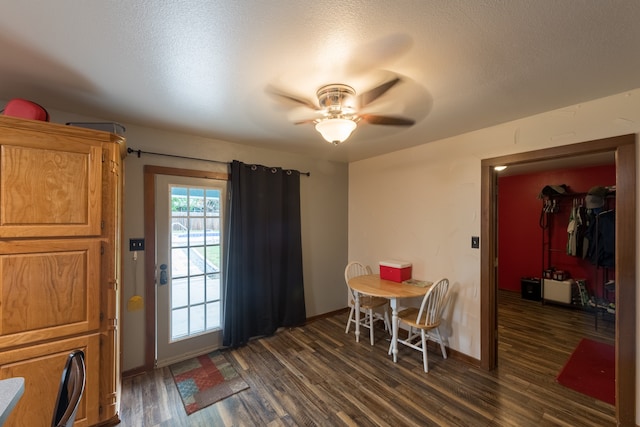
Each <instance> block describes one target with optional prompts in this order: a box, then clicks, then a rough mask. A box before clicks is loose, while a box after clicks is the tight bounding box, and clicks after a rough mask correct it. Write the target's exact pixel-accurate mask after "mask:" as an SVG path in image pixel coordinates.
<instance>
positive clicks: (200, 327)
mask: <svg viewBox="0 0 640 427" xmlns="http://www.w3.org/2000/svg"><path fill="white" fill-rule="evenodd" d="M190 315H191V318H190V319H189V324H190V326H191V328H190V329H191V330H190V331H189V333H190V334H197V333H198V332H204V305H196V306H195V307H193V306H192V307H191V313H190Z"/></svg>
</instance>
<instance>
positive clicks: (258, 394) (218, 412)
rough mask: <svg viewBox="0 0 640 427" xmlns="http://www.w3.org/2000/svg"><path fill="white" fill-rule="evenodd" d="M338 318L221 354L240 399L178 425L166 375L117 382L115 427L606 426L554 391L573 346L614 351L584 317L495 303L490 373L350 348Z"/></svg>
mask: <svg viewBox="0 0 640 427" xmlns="http://www.w3.org/2000/svg"><path fill="white" fill-rule="evenodd" d="M346 319H347V313H344V314H339V315H336V316H333V317H329V318H323V319H319V320H315V321H312V322H309V323H308V324H307V325H306V326H304V327H300V328H294V329H290V330H283V331H280V332H278V333H276V334H275V335H274V336H272V337H268V338H263V339H257V340H254V341H252V342H251V343H249V344H248V345H247V346H245V347H243V348H240V349H237V350H233V351H226V352H225V354H226V355H227V358H228V359H229V360H230V361H231V363H232V364H233V365H234V366H235V367H236V369H237V370H238V372H239V373H240V375H242V377H243V378H244V379H245V381H246V382H247V383H248V384H249V386H250V388H249V389H248V390H245V391H242V392H240V393H238V394H236V395H233V396H231V397H229V398H227V399H225V400H223V401H221V402H218V403H216V404H214V405H212V406H209V407H207V408H205V409H203V410H200V411H198V412H195V413H194V414H192V415H190V416H186V414H185V412H184V407H183V406H182V402H181V400H180V396H179V395H178V392H177V390H176V388H175V385H174V382H173V380H172V377H171V373H170V371H169V369H168V368H162V369H156V370H155V371H154V372H150V373H146V374H142V375H137V376H135V377H130V378H125V379H124V380H123V388H122V405H121V419H122V424H121V425H124V426H145V427H147V426H148V427H150V426H167V427H169V426H171V427H179V426H393V427H395V426H432V425H433V426H518V427H524V426H598V427H602V426H613V425H615V424H616V422H615V407H614V406H612V405H609V404H607V403H604V402H601V401H599V400H596V399H593V398H590V397H588V396H586V395H583V394H580V393H578V392H575V391H573V390H570V389H568V388H565V387H564V386H562V385H560V384H558V383H556V382H555V377H556V375H557V374H558V373H559V371H560V370H561V369H562V367H563V366H564V363H565V362H566V361H567V359H568V358H569V356H570V355H571V353H572V351H573V350H574V348H575V347H576V345H577V344H578V342H579V341H580V339H581V338H583V337H587V338H591V339H595V340H599V341H603V342H608V343H613V341H614V333H615V330H614V329H615V326H614V325H613V324H612V323H611V322H608V321H605V320H603V319H600V321H599V322H598V330H596V329H595V322H594V317H593V314H590V313H587V312H583V311H580V310H574V309H570V308H565V307H557V306H553V305H549V304H545V305H543V304H541V303H539V302H534V301H527V300H522V299H521V298H520V295H519V294H517V293H510V292H500V293H499V307H498V319H499V322H498V324H499V337H500V339H499V351H498V360H499V367H498V368H497V369H495V370H493V371H490V372H489V371H484V370H482V369H480V368H478V367H475V366H471V365H469V364H468V363H466V362H464V361H462V360H461V358H455V357H449V358H448V359H447V360H444V359H443V358H442V356H441V354H440V352H439V351H436V350H435V347H434V351H430V353H429V373H424V371H423V370H422V360H421V354H420V353H419V352H417V351H415V350H412V349H409V348H407V347H403V348H400V352H399V354H398V363H397V364H394V363H393V361H392V360H391V358H390V356H387V348H388V345H389V343H388V340H387V337H388V336H386V335H385V332H384V330H383V329H382V328H380V329H379V330H376V344H375V345H374V346H371V345H369V341H368V339H362V340H361V342H360V343H356V342H355V339H354V335H353V330H352V331H351V332H350V333H349V335H347V334H345V333H344V327H345V322H346Z"/></svg>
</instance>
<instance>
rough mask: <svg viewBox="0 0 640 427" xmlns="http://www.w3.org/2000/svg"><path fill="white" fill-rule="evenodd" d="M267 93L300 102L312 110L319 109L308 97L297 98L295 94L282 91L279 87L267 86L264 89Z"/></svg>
mask: <svg viewBox="0 0 640 427" xmlns="http://www.w3.org/2000/svg"><path fill="white" fill-rule="evenodd" d="M266 91H267V93H269V94H270V95H272V96H275V97H278V98H284V99H286V100H288V101H291V102H294V103H296V104H301V105H304V106H305V107H308V108H311V109H312V110H319V107H318V106H317V105H316V104H314V103H313V102H311V101H310V100H308V99H304V98H299V97H297V96H294V95H291V94H289V93H286V92H283V91H281V90H280V89H277V88H276V87H274V86H268V87H267V89H266Z"/></svg>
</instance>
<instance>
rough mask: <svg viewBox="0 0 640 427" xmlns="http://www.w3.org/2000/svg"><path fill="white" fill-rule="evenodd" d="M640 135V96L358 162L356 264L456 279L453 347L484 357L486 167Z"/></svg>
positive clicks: (353, 217)
mask: <svg viewBox="0 0 640 427" xmlns="http://www.w3.org/2000/svg"><path fill="white" fill-rule="evenodd" d="M638 132H640V89H636V90H633V91H631V92H626V93H622V94H618V95H614V96H610V97H607V98H603V99H599V100H595V101H591V102H586V103H583V104H579V105H574V106H569V107H567V108H562V109H559V110H555V111H551V112H547V113H544V114H539V115H536V116H533V117H529V118H525V119H522V120H517V121H513V122H510V123H505V124H502V125H498V126H494V127H491V128H486V129H482V130H479V131H475V132H470V133H467V134H464V135H459V136H456V137H452V138H447V139H443V140H439V141H436V142H430V143H426V144H424V145H421V146H418V147H413V148H410V149H406V150H402V151H397V152H394V153H391V154H388V155H383V156H379V157H376V158H371V159H367V160H362V161H358V162H354V163H351V164H350V165H349V259H358V260H361V261H364V262H366V263H368V264H370V265H377V263H378V262H379V261H381V260H384V259H387V258H393V259H400V260H406V261H410V262H412V263H413V268H414V274H413V276H414V277H416V278H421V279H428V280H436V279H438V278H440V277H448V278H449V279H450V281H451V283H452V285H453V288H452V292H453V294H454V295H453V305H452V312H451V313H449V316H448V320H447V322H448V323H447V326H446V330H447V332H448V334H449V345H450V346H451V348H453V349H455V350H457V351H460V352H462V353H464V354H466V355H469V356H471V357H473V358H476V359H479V358H480V250H478V249H471V236H479V235H480V190H481V188H480V166H481V160H482V159H484V158H491V157H496V156H502V155H508V154H513V153H519V152H526V151H532V150H537V149H542V148H548V147H554V146H560V145H566V144H571V143H577V142H584V141H589V140H593V139H599V138H605V137H610V136H616V135H624V134H629V133H638ZM636 153H640V150H638V149H637V148H636ZM636 163H638V159H636ZM639 170H640V169H639ZM639 179H640V178H639ZM638 212H639V213H640V209H638ZM637 222H638V220H637ZM639 229H640V228H639ZM638 240H640V239H638ZM481 244H482V242H481ZM636 251H637V252H636V253H637V254H638V255H639V258H640V248H636ZM636 264H637V262H636ZM638 297H639V299H640V293H638ZM639 330H640V329H639ZM637 342H640V340H637ZM637 364H638V366H640V361H639V362H637ZM636 389H638V387H636ZM639 397H640V396H639ZM639 407H640V405H639Z"/></svg>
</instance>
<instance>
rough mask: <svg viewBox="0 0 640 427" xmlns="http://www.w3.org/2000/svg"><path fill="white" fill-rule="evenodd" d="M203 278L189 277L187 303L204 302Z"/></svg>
mask: <svg viewBox="0 0 640 427" xmlns="http://www.w3.org/2000/svg"><path fill="white" fill-rule="evenodd" d="M204 278H205V276H197V277H192V278H191V286H190V289H189V290H190V292H189V303H190V304H191V305H194V304H202V303H203V302H204Z"/></svg>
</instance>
